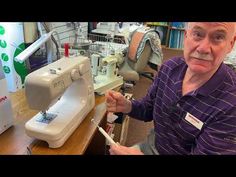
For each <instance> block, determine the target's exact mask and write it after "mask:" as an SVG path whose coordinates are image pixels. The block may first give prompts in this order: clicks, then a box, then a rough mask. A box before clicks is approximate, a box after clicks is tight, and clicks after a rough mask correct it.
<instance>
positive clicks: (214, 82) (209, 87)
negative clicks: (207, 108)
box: [193, 63, 227, 96]
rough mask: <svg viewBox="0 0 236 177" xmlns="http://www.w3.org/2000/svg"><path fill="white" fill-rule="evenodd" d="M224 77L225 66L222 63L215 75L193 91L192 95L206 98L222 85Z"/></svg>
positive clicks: (225, 72)
mask: <svg viewBox="0 0 236 177" xmlns="http://www.w3.org/2000/svg"><path fill="white" fill-rule="evenodd" d="M226 75H227V69H226V65H225V64H224V63H222V64H221V65H220V67H219V68H218V70H217V71H216V72H215V74H214V75H213V76H212V77H211V78H210V79H209V80H208V81H207V82H206V83H205V84H204V85H203V86H201V87H200V88H198V89H197V90H195V91H194V93H193V94H194V95H196V94H201V95H203V96H208V95H209V94H210V93H212V92H213V91H215V90H216V89H217V88H218V87H219V86H220V85H221V84H222V83H223V81H224V80H225V76H226Z"/></svg>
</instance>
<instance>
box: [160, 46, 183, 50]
mask: <svg viewBox="0 0 236 177" xmlns="http://www.w3.org/2000/svg"><path fill="white" fill-rule="evenodd" d="M162 48H163V49H167V50H180V51H182V50H183V49H182V48H170V47H166V46H162Z"/></svg>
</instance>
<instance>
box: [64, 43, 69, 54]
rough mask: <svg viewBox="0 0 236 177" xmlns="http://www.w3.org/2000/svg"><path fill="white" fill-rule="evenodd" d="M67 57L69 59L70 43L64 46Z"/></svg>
mask: <svg viewBox="0 0 236 177" xmlns="http://www.w3.org/2000/svg"><path fill="white" fill-rule="evenodd" d="M64 49H65V57H69V43H65V44H64Z"/></svg>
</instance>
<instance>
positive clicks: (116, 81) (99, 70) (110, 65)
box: [91, 53, 123, 95]
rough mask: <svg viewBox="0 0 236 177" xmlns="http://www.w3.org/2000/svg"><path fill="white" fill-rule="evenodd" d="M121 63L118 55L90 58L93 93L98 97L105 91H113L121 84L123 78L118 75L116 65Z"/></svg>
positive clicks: (120, 55)
mask: <svg viewBox="0 0 236 177" xmlns="http://www.w3.org/2000/svg"><path fill="white" fill-rule="evenodd" d="M122 62H123V56H122V54H120V53H117V54H114V55H109V56H107V57H105V58H100V56H99V55H97V54H93V55H92V56H91V63H92V73H93V79H94V91H95V92H96V93H98V94H100V95H102V94H104V93H105V92H106V91H107V90H110V89H114V88H116V87H118V86H120V85H122V84H123V77H122V76H119V75H118V69H117V68H116V65H117V63H118V64H119V63H122Z"/></svg>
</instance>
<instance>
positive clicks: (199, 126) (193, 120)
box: [185, 112, 203, 130]
mask: <svg viewBox="0 0 236 177" xmlns="http://www.w3.org/2000/svg"><path fill="white" fill-rule="evenodd" d="M185 120H187V121H188V122H189V123H190V124H192V125H193V126H194V127H196V128H197V129H199V130H201V129H202V126H203V122H202V121H200V120H199V119H198V118H196V117H195V116H193V115H192V114H190V113H188V112H187V114H186V116H185Z"/></svg>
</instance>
